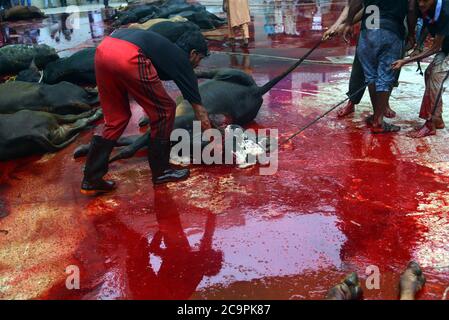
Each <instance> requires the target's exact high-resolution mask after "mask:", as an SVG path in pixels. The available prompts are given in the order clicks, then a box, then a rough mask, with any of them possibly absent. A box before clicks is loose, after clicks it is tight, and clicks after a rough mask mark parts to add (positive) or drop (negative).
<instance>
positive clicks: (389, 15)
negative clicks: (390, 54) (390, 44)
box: [362, 0, 408, 39]
mask: <svg viewBox="0 0 449 320" xmlns="http://www.w3.org/2000/svg"><path fill="white" fill-rule="evenodd" d="M363 4H364V6H365V9H364V10H365V14H364V16H363V20H362V28H363V29H366V27H367V26H366V20H367V18H368V17H370V16H371V14H372V13H371V12H369V11H368V12H367V9H368V8H369V6H376V7H378V8H379V12H380V23H379V27H380V28H381V29H385V30H389V31H391V32H394V33H396V34H397V35H398V36H399V37H400V38H401V39H404V38H405V26H404V20H405V18H406V16H407V13H408V0H363Z"/></svg>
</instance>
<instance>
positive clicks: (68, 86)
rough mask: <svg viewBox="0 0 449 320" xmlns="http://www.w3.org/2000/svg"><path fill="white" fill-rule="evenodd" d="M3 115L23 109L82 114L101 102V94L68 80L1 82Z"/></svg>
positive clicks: (0, 109)
mask: <svg viewBox="0 0 449 320" xmlns="http://www.w3.org/2000/svg"><path fill="white" fill-rule="evenodd" d="M0 97H1V99H0V114H8V113H15V112H17V111H20V110H32V111H45V112H50V113H55V114H79V113H82V112H85V111H89V110H91V109H92V107H93V106H95V105H96V104H98V102H99V100H98V93H97V92H94V91H88V90H86V89H83V88H81V87H78V86H76V85H74V84H72V83H69V82H61V83H58V84H55V85H48V84H41V83H32V82H22V81H10V82H6V83H3V84H0Z"/></svg>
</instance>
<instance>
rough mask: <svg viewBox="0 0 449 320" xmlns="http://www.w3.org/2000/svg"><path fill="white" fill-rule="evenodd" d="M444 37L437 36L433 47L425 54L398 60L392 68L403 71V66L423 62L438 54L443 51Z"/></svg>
mask: <svg viewBox="0 0 449 320" xmlns="http://www.w3.org/2000/svg"><path fill="white" fill-rule="evenodd" d="M444 38H445V37H444V36H442V35H437V36H436V37H435V39H434V40H433V43H432V47H430V48H429V49H427V50H425V51H424V52H422V53H421V54H418V55H415V56H412V57H409V58H406V59H402V60H398V61H396V62H394V63H393V64H392V68H393V69H394V70H398V69H401V68H402V66H404V65H406V64H409V63H412V62H416V61H421V60H423V59H425V58H427V57H430V56H432V55H434V54H436V53H438V52H440V51H441V48H442V46H443V42H444Z"/></svg>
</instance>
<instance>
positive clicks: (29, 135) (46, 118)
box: [0, 109, 102, 161]
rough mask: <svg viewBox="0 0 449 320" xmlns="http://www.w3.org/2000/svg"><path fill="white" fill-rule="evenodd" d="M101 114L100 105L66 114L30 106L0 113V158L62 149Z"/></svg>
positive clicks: (7, 158) (12, 157)
mask: <svg viewBox="0 0 449 320" xmlns="http://www.w3.org/2000/svg"><path fill="white" fill-rule="evenodd" d="M101 117H102V113H101V110H100V109H98V110H91V111H88V112H85V113H82V114H79V115H64V116H62V115H56V114H52V113H47V112H40V111H30V110H22V111H18V112H16V113H13V114H0V161H4V160H10V159H15V158H19V157H24V156H29V155H33V154H43V153H47V152H56V151H59V150H61V149H63V148H65V147H66V146H68V145H69V144H70V143H72V142H73V141H74V140H75V139H76V137H77V136H78V134H79V132H80V131H81V130H83V129H85V128H87V127H88V126H89V125H90V124H92V123H93V122H95V121H97V120H99V119H100V118H101Z"/></svg>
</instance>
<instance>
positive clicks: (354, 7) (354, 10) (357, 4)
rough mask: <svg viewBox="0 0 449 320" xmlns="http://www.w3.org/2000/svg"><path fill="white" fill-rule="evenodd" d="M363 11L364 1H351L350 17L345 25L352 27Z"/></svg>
mask: <svg viewBox="0 0 449 320" xmlns="http://www.w3.org/2000/svg"><path fill="white" fill-rule="evenodd" d="M362 9H363V2H362V0H349V10H348V17H347V18H346V21H345V24H346V25H348V26H351V25H352V24H353V22H354V18H355V17H356V15H357V14H358V13H359V11H360V10H362Z"/></svg>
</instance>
